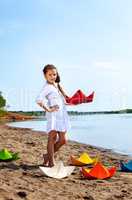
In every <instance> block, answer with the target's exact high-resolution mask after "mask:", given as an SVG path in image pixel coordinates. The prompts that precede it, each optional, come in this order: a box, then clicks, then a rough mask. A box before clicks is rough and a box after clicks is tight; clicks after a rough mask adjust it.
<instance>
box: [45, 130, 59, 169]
mask: <svg viewBox="0 0 132 200" xmlns="http://www.w3.org/2000/svg"><path fill="white" fill-rule="evenodd" d="M56 137H57V132H56V131H54V130H53V131H50V132H49V134H48V144H47V155H48V161H49V167H52V166H54V144H55V142H56Z"/></svg>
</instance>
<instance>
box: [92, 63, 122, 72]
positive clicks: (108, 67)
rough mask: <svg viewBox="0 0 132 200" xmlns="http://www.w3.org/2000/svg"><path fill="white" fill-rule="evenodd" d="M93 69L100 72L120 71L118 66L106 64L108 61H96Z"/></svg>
mask: <svg viewBox="0 0 132 200" xmlns="http://www.w3.org/2000/svg"><path fill="white" fill-rule="evenodd" d="M93 66H94V67H96V68H100V69H102V70H107V71H115V72H118V71H119V70H120V67H119V65H118V64H115V63H112V62H110V61H109V62H108V61H96V62H95V63H94V64H93Z"/></svg>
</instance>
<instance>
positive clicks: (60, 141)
mask: <svg viewBox="0 0 132 200" xmlns="http://www.w3.org/2000/svg"><path fill="white" fill-rule="evenodd" d="M57 133H58V136H59V138H58V140H57V142H56V143H55V144H54V153H55V152H57V151H58V150H59V149H60V147H61V146H63V145H64V144H66V132H57ZM56 136H57V135H56ZM55 139H56V138H55ZM43 156H44V165H46V164H47V163H48V161H49V158H48V153H47V154H44V155H43Z"/></svg>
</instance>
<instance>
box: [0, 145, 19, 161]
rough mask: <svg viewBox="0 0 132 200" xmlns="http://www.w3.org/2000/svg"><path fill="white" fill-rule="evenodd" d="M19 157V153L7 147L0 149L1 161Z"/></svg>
mask: <svg viewBox="0 0 132 200" xmlns="http://www.w3.org/2000/svg"><path fill="white" fill-rule="evenodd" d="M17 159H19V156H18V153H12V152H9V151H8V150H7V149H6V148H5V149H2V150H1V151H0V161H12V160H17Z"/></svg>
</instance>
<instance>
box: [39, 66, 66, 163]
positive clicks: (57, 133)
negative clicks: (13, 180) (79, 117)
mask: <svg viewBox="0 0 132 200" xmlns="http://www.w3.org/2000/svg"><path fill="white" fill-rule="evenodd" d="M43 73H44V77H45V79H46V84H45V85H44V86H43V88H42V90H41V92H40V94H39V95H38V97H37V99H36V102H37V104H38V105H39V106H40V107H42V108H43V109H44V110H45V111H46V118H47V132H48V143H47V154H44V155H43V157H44V166H47V164H48V166H49V167H52V166H54V153H55V152H57V151H58V150H59V148H60V147H61V146H62V145H64V144H65V143H66V132H67V129H69V128H70V123H69V118H68V114H67V111H66V107H65V98H66V97H67V95H66V94H65V92H64V91H63V89H62V87H61V86H60V84H59V82H60V77H59V74H58V72H57V69H56V67H55V66H54V65H50V64H48V65H46V66H45V67H44V69H43ZM45 98H46V99H47V105H46V103H45V102H44V99H45ZM57 138H58V140H57Z"/></svg>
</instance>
